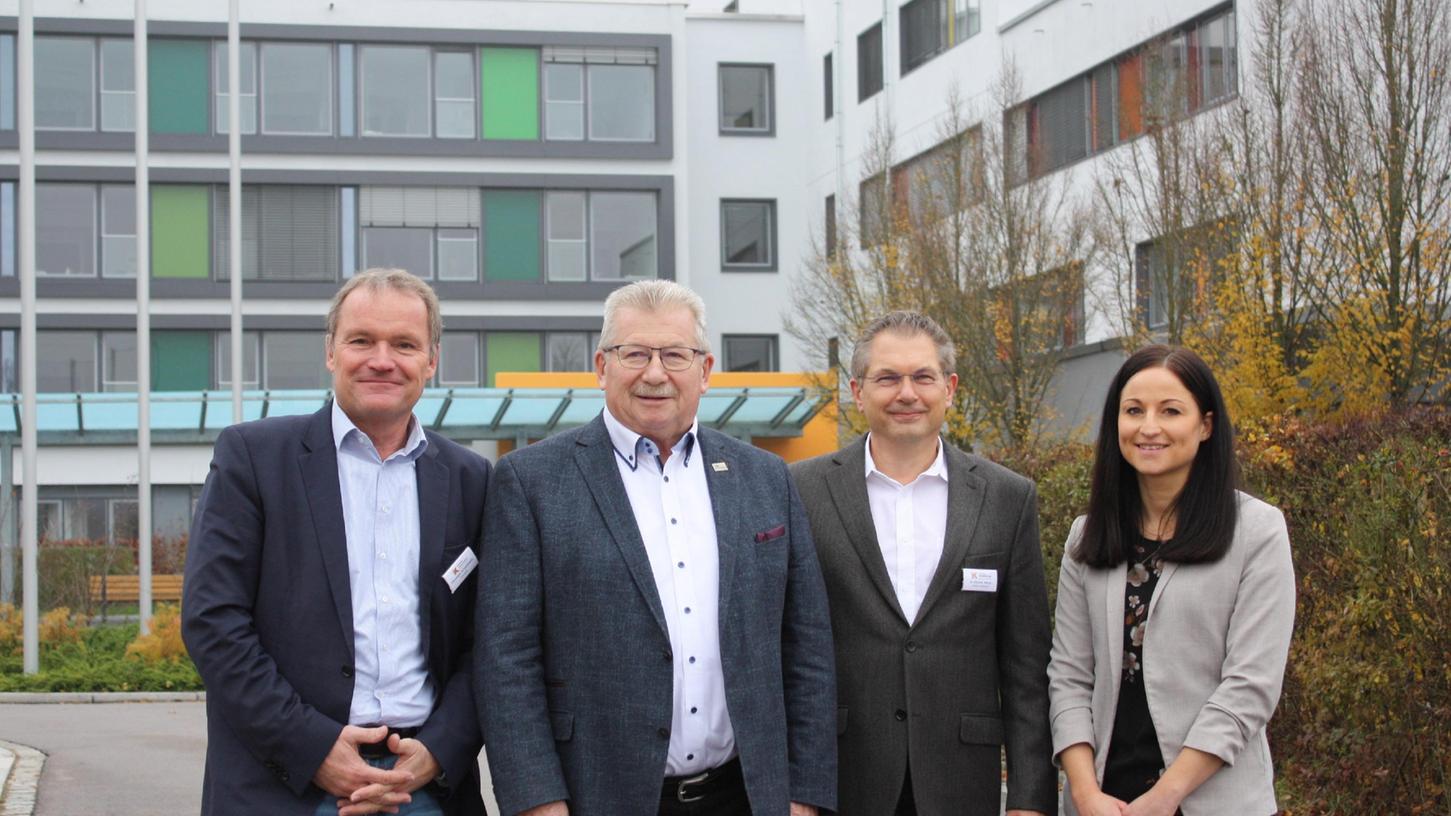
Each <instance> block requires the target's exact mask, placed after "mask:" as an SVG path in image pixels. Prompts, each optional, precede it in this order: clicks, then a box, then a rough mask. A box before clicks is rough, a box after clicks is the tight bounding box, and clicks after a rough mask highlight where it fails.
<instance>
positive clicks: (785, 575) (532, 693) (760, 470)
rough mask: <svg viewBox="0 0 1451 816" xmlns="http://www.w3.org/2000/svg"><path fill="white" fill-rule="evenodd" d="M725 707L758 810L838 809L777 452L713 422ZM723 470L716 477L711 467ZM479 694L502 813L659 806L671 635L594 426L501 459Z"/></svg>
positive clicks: (606, 448)
mask: <svg viewBox="0 0 1451 816" xmlns="http://www.w3.org/2000/svg"><path fill="white" fill-rule="evenodd" d="M698 443H699V449H698V455H700V456H701V457H702V459H701V461H702V463H704V464H705V466H706V470H705V473H706V479H707V483H708V485H709V490H710V500H711V505H712V507H713V508H714V515H715V526H716V538H717V539H718V541H719V552H720V579H719V580H720V649H721V661H722V665H723V669H724V672H725V693H726V705H727V707H728V709H729V711H730V719H731V727H732V729H733V730H734V732H735V740H736V748H737V750H738V752H739V755H740V761H741V768H742V771H743V772H744V775H745V784H746V791H747V793H748V794H749V796H750V801H751V810H752V812H753V813H755V814H756V816H785V814H786V813H787V810H788V802H790V801H798V802H803V803H806V804H813V805H817V806H819V807H822V808H825V809H834V808H835V805H836V686H835V676H834V675H835V668H834V667H835V664H834V659H833V657H832V645H831V622H830V616H829V614H828V612H827V608H826V588H825V585H824V584H823V582H822V579H821V570H820V567H819V566H818V565H817V562H816V550H815V547H814V546H813V545H812V543H811V533H810V531H809V529H808V528H807V524H806V515H805V513H804V511H803V510H802V507H801V500H800V499H799V498H798V497H797V495H796V491H795V489H794V488H793V487H792V486H791V481H790V479H789V478H788V477H787V474H786V465H785V463H784V462H782V461H781V460H780V459H779V458H778V457H776V456H774V455H772V454H769V453H766V452H765V451H762V450H760V449H758V448H754V447H752V446H750V445H747V444H744V443H742V442H738V441H736V440H734V439H731V438H730V437H728V436H725V435H724V434H721V433H718V432H716V431H713V430H710V429H705V428H703V429H701V431H700V435H699V439H698ZM715 463H723V467H714V466H713V465H714V464H715ZM484 517H485V522H484V530H485V533H484V535H485V541H486V545H485V547H484V557H483V564H482V565H481V567H480V572H481V573H482V577H481V578H480V580H479V603H478V613H477V614H478V624H477V627H478V633H479V639H478V643H477V647H476V649H475V653H474V657H475V661H476V664H475V671H474V682H475V684H476V687H475V698H476V699H477V701H478V703H479V716H480V721H481V723H482V726H483V732H484V740H485V743H486V744H487V745H488V752H489V768H490V773H491V775H492V777H493V782H494V794H495V796H496V798H497V799H498V802H499V809H500V812H501V813H504V814H514V813H518V812H519V811H522V810H526V809H528V808H530V807H534V806H536V805H540V804H544V803H547V802H551V801H556V800H560V799H565V800H568V801H569V808H570V814H571V816H627V815H629V814H642V813H655V812H657V811H658V809H659V806H660V805H659V803H660V784H661V782H662V780H663V779H664V777H665V759H666V752H667V750H668V748H669V742H670V739H669V737H670V725H671V696H672V682H673V680H672V662H671V653H670V637H669V634H668V630H667V629H666V624H665V616H664V613H663V611H662V607H661V604H660V596H659V593H658V592H657V591H656V588H655V579H654V576H653V574H652V573H651V571H650V561H649V557H648V555H647V554H646V552H645V545H644V543H643V541H642V540H641V538H640V532H639V529H638V527H637V525H636V524H635V517H634V513H633V512H632V511H631V509H630V502H629V498H628V496H627V494H626V493H625V485H624V482H623V480H621V478H620V473H619V469H618V467H617V466H616V465H615V453H614V449H613V447H612V446H611V444H610V438H609V434H608V432H607V431H606V429H605V425H604V422H603V420H602V419H600V418H598V417H597V418H596V419H595V420H594V421H593V422H590V423H589V424H588V425H585V426H583V427H581V428H577V429H575V430H572V431H568V432H566V433H562V434H558V435H556V436H554V437H551V438H549V439H546V440H544V441H542V442H539V443H537V444H534V445H531V446H529V447H526V448H522V449H520V450H516V451H514V452H512V453H510V454H508V455H507V456H505V457H503V458H502V459H501V460H500V461H499V465H498V467H497V468H496V469H495V471H494V479H493V481H492V483H491V484H490V486H489V499H488V502H487V503H486V507H485V511H484Z"/></svg>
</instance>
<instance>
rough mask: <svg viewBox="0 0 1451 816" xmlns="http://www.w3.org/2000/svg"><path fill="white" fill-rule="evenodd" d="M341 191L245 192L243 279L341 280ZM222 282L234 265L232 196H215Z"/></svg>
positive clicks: (220, 190)
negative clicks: (339, 225)
mask: <svg viewBox="0 0 1451 816" xmlns="http://www.w3.org/2000/svg"><path fill="white" fill-rule="evenodd" d="M338 198H339V196H338V189H337V188H336V187H314V186H301V185H298V186H292V185H257V186H244V187H243V188H242V276H243V278H244V279H247V280H311V281H332V280H337V277H338V269H339V260H338V247H339V237H338ZM212 200H213V202H214V208H215V210H216V217H215V218H213V219H212V232H213V240H212V245H213V247H215V250H216V255H215V261H214V263H215V264H216V269H217V272H218V277H220V278H227V277H228V276H229V273H228V268H229V262H230V249H229V247H230V238H231V236H230V227H229V224H230V222H229V221H228V218H229V215H228V206H229V196H228V195H227V189H226V188H225V187H217V188H216V189H215V190H214V191H213V194H212Z"/></svg>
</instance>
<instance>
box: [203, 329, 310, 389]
mask: <svg viewBox="0 0 1451 816" xmlns="http://www.w3.org/2000/svg"><path fill="white" fill-rule="evenodd" d="M214 346H215V349H216V355H215V362H214V364H213V366H212V371H214V372H216V387H217V388H219V389H228V388H231V387H232V333H231V332H227V331H223V332H217V334H216V342H215V343H214ZM260 348H261V336H260V335H258V334H257V332H253V331H244V332H242V387H243V388H246V389H249V390H250V389H256V388H259V387H261V383H262V379H261V376H260V375H259V371H258V367H259V362H258V361H259V359H260V356H261V351H260ZM318 353H319V354H321V353H322V348H321V346H319V348H318Z"/></svg>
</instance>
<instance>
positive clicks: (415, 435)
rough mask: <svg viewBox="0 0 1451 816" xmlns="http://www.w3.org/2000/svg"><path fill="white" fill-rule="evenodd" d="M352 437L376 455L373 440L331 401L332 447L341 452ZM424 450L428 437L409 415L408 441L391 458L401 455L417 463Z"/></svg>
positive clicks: (420, 425) (417, 422) (335, 401)
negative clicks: (344, 444)
mask: <svg viewBox="0 0 1451 816" xmlns="http://www.w3.org/2000/svg"><path fill="white" fill-rule="evenodd" d="M354 435H356V437H357V439H358V444H363V443H366V444H367V448H368V450H370V451H372V452H373V455H374V456H377V455H378V448H377V446H376V445H374V444H373V440H371V439H369V438H368V435H367V434H365V433H363V431H362V429H361V428H359V427H358V426H357V425H356V424H354V423H353V420H352V419H351V418H350V417H349V416H348V414H347V412H346V411H344V410H343V409H342V407H341V406H339V405H338V401H337V400H333V446H334V447H335V448H336V449H337V450H339V451H341V450H342V449H343V443H344V442H346V441H347V439H348V437H349V436H354ZM426 450H428V437H427V436H425V435H424V434H423V423H421V422H419V421H418V417H416V416H413V415H409V417H408V441H406V442H404V443H403V447H402V448H401V449H400V450H399V451H398V453H395V454H393V456H400V455H401V456H404V457H407V458H408V459H412V460H414V461H417V460H418V457H420V456H422V455H423V452H424V451H426ZM388 458H390V459H391V458H393V457H392V456H390V457H388Z"/></svg>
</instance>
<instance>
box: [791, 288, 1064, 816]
mask: <svg viewBox="0 0 1451 816" xmlns="http://www.w3.org/2000/svg"><path fill="white" fill-rule="evenodd" d="M955 370H956V360H955V351H954V349H953V346H952V341H951V339H950V338H949V337H948V336H947V334H946V333H945V332H943V331H942V329H941V327H939V326H938V325H937V324H936V323H935V322H934V321H932V320H931V319H930V318H928V317H926V316H924V315H920V314H917V313H913V312H893V313H891V314H889V315H886V316H885V317H882V318H880V319H878V320H877V321H875V322H874V323H872V324H871V325H870V326H868V327H867V328H866V329H865V331H863V333H862V335H861V337H859V338H858V339H857V342H856V346H855V349H854V352H853V355H852V361H851V373H852V379H851V389H852V396H853V397H854V398H855V400H856V405H857V408H858V409H859V410H860V411H861V412H862V414H863V415H865V417H866V419H867V423H868V426H869V427H870V432H869V433H868V434H867V435H866V437H864V438H863V439H859V440H857V441H856V442H855V443H853V444H851V445H849V446H847V447H845V448H843V449H841V450H840V451H837V452H836V453H832V454H828V455H826V456H820V457H817V458H815V459H811V460H808V461H805V462H799V463H797V464H795V465H793V466H792V469H791V475H792V477H793V479H794V480H795V482H796V486H797V489H799V490H800V491H801V498H802V501H803V502H804V503H805V504H806V512H807V517H808V518H809V519H810V520H811V529H812V533H813V537H814V539H815V541H816V546H817V553H818V555H819V556H820V559H821V566H822V572H823V573H824V574H825V576H826V587H827V593H828V595H829V596H830V600H831V625H832V630H833V632H834V633H835V636H836V654H837V684H838V694H837V700H838V706H839V707H838V709H837V715H836V716H837V734H838V737H837V740H838V744H839V747H840V756H841V773H840V777H841V787H840V793H839V797H840V804H841V809H840V813H841V814H843V816H883V814H893V813H896V814H898V815H899V816H903V815H904V814H919V813H920V814H923V816H947V814H952V815H953V816H961V814H968V816H989V815H990V814H991V815H992V816H996V814H997V813H999V791H1000V784H1001V782H1000V779H1001V778H1000V770H1001V764H1000V758H999V755H1000V750H1001V748H1002V747H1003V746H1004V745H1006V747H1007V760H1008V792H1007V807H1008V813H1009V814H1023V815H1024V816H1025V815H1026V814H1033V813H1037V814H1048V813H1054V812H1056V811H1057V799H1058V788H1057V784H1058V782H1057V775H1056V773H1055V772H1054V769H1053V765H1052V761H1051V757H1052V743H1051V741H1050V734H1049V728H1048V686H1047V674H1046V671H1047V666H1048V649H1049V645H1050V640H1049V631H1048V602H1047V593H1046V590H1045V588H1044V581H1043V557H1042V553H1041V551H1040V549H1039V542H1038V503H1037V493H1036V490H1035V488H1034V487H1033V483H1032V482H1030V481H1028V480H1027V479H1024V478H1023V477H1021V476H1019V475H1017V474H1015V473H1013V472H1011V471H1009V470H1006V469H1005V468H1002V467H999V466H998V465H995V464H993V463H991V462H988V461H987V460H985V459H981V458H979V457H977V456H973V455H970V454H967V453H964V452H962V451H959V450H957V449H956V448H954V447H952V446H951V445H948V444H947V443H946V442H944V441H943V440H942V439H941V438H940V435H939V433H940V431H941V428H942V424H943V420H944V417H945V416H946V413H947V407H948V403H949V402H950V401H951V399H952V393H953V391H954V390H955V389H956V388H957V375H956V374H955V373H953V372H954V371H955Z"/></svg>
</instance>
